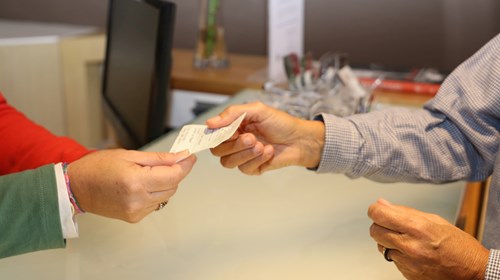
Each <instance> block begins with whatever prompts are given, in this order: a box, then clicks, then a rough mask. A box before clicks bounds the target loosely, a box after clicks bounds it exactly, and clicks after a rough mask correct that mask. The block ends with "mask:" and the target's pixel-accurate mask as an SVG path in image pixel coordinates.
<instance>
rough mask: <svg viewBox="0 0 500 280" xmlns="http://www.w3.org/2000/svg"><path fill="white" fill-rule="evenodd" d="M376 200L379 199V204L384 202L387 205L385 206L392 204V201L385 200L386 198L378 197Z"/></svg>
mask: <svg viewBox="0 0 500 280" xmlns="http://www.w3.org/2000/svg"><path fill="white" fill-rule="evenodd" d="M378 201H379V203H380V204H384V205H387V206H391V205H392V203H390V202H389V201H387V200H385V199H383V198H379V199H378Z"/></svg>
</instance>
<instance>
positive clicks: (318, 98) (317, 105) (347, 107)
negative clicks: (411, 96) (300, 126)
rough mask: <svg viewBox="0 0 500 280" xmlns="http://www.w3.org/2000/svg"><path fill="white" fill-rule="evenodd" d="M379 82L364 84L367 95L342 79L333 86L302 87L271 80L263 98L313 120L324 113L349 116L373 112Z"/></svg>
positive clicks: (279, 107) (275, 105) (273, 104)
mask: <svg viewBox="0 0 500 280" xmlns="http://www.w3.org/2000/svg"><path fill="white" fill-rule="evenodd" d="M377 84H378V83H374V84H373V85H370V86H363V87H362V88H363V91H364V95H362V96H360V95H357V94H356V93H353V92H352V90H351V89H350V88H349V87H347V86H345V85H343V84H342V83H340V82H338V83H336V84H335V85H333V86H331V85H326V84H321V83H318V84H317V85H315V87H314V88H301V89H296V88H293V89H291V88H290V87H288V86H286V85H281V86H279V85H275V84H274V83H272V82H268V83H266V84H265V85H264V90H263V91H262V94H261V96H260V100H261V101H262V102H263V103H266V104H267V105H270V106H272V107H274V108H276V109H279V110H282V111H285V112H287V113H289V114H290V115H292V116H295V117H299V118H302V119H313V118H314V117H315V116H316V115H318V114H321V113H326V114H332V115H336V116H339V117H346V116H350V115H353V114H358V113H366V112H369V111H370V108H371V102H372V97H373V90H374V89H375V87H376V85H377Z"/></svg>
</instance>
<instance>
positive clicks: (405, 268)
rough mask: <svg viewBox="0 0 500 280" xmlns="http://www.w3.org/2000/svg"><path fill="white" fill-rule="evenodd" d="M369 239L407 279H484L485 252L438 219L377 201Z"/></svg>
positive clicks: (455, 229)
mask: <svg viewBox="0 0 500 280" xmlns="http://www.w3.org/2000/svg"><path fill="white" fill-rule="evenodd" d="M368 216H369V217H370V218H371V219H372V220H373V224H372V226H371V227H370V235H371V236H372V238H373V239H374V240H375V241H376V242H377V244H378V250H379V251H380V252H381V253H382V251H383V249H384V248H387V249H389V252H388V257H389V258H391V259H392V260H393V261H394V263H395V264H396V266H397V268H398V269H399V271H401V273H402V274H403V275H404V276H405V277H406V278H407V279H419V280H422V279H429V280H430V279H450V280H451V279H484V274H485V271H486V265H487V262H488V256H489V252H488V250H487V249H486V248H485V247H483V246H482V245H481V244H480V243H479V242H478V241H477V240H476V239H474V238H473V237H472V236H470V235H469V234H467V233H465V232H463V231H461V230H460V229H458V228H457V227H455V226H454V225H452V224H450V223H449V222H448V221H446V220H445V219H443V218H442V217H440V216H437V215H434V214H429V213H424V212H420V211H418V210H415V209H412V208H408V207H405V206H399V205H394V204H391V203H389V202H387V201H385V200H383V199H379V200H378V201H377V202H376V203H374V204H372V205H371V206H370V208H369V209H368Z"/></svg>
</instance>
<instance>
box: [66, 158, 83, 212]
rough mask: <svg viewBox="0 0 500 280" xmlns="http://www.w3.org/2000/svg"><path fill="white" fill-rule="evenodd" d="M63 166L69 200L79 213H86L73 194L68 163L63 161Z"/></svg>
mask: <svg viewBox="0 0 500 280" xmlns="http://www.w3.org/2000/svg"><path fill="white" fill-rule="evenodd" d="M62 167H63V173H64V179H65V180H66V188H67V190H68V196H69V201H70V202H71V206H72V208H74V209H75V211H76V213H77V214H81V213H85V211H83V209H82V207H80V204H78V200H76V198H75V196H74V195H73V192H72V191H71V187H70V185H69V176H68V163H67V162H63V164H62Z"/></svg>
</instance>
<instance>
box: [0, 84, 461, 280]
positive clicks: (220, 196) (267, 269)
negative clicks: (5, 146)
mask: <svg viewBox="0 0 500 280" xmlns="http://www.w3.org/2000/svg"><path fill="white" fill-rule="evenodd" d="M249 96H251V92H247V93H245V94H243V95H240V96H238V97H237V98H236V101H243V100H245V99H246V98H250V97H249ZM234 101H235V99H233V100H232V102H234ZM221 108H222V107H219V108H217V109H215V110H213V111H211V112H210V113H208V114H205V115H203V116H202V117H201V119H198V120H197V122H198V123H200V122H203V120H204V119H205V118H206V117H207V116H209V115H212V114H214V113H215V112H218V111H219V110H220V109H221ZM175 136H176V132H173V133H171V134H169V135H167V136H166V137H164V138H163V139H161V140H159V141H157V142H156V143H153V144H152V145H150V146H149V147H147V150H151V151H168V150H169V149H170V146H171V144H172V143H173V141H174V139H175ZM218 161H219V160H218V158H216V157H213V156H212V155H211V154H210V153H209V152H207V151H206V152H202V153H200V154H198V162H197V164H196V166H195V167H194V169H193V170H192V172H191V174H190V175H189V176H188V177H187V178H186V179H185V180H184V181H183V182H182V183H181V185H180V187H179V189H178V191H177V193H176V195H175V196H174V197H173V198H172V199H171V200H170V202H169V204H168V205H167V206H166V207H165V208H164V209H163V210H161V211H159V212H155V213H153V214H151V215H150V216H148V217H146V218H145V219H144V220H143V221H141V222H140V223H138V224H127V223H124V222H121V221H116V220H109V219H105V218H101V217H98V216H95V215H91V214H86V215H83V216H81V217H79V218H78V220H79V226H80V238H78V239H74V240H70V241H68V248H67V249H65V250H63V249H60V250H49V251H43V252H36V253H30V254H26V255H21V256H17V257H11V258H7V259H0V273H1V275H2V279H30V280H31V279H34V278H36V279H51V280H57V279H92V280H97V279H106V280H111V279H117V280H118V279H120V280H125V279H134V280H137V279H175V280H198V279H200V280H244V279H248V280H250V279H251V280H256V279H272V280H276V279H286V280H294V279H297V280H298V279H301V280H303V279H315V280H316V279H329V280H330V279H343V280H344V279H384V280H387V279H403V277H402V276H401V274H400V273H399V272H398V271H397V269H396V267H395V266H394V264H393V263H388V262H386V261H385V260H384V258H383V257H382V255H381V254H380V253H379V252H378V251H377V246H376V244H375V242H373V241H372V239H371V238H370V236H369V233H368V231H369V226H370V224H371V222H370V220H369V219H368V217H367V215H366V212H367V209H368V206H369V205H370V204H371V203H373V202H375V201H376V199H377V198H379V197H383V198H386V199H388V200H390V201H392V202H393V203H398V204H404V205H408V206H412V207H415V208H417V209H420V210H423V211H428V212H433V213H437V214H439V215H441V216H443V217H444V218H446V219H448V220H449V221H451V222H453V221H454V219H455V213H456V210H457V207H458V203H459V200H460V198H461V194H462V191H463V189H464V186H465V184H464V183H463V182H459V183H453V184H447V185H440V186H435V185H412V184H405V183H395V184H379V183H374V182H371V181H368V180H366V179H357V180H351V179H349V178H347V177H345V176H343V175H333V174H322V175H318V174H315V173H314V172H311V171H307V170H306V169H304V168H295V167H290V168H285V169H281V170H277V171H274V172H269V173H266V174H264V175H262V176H246V175H243V174H241V173H240V172H239V171H238V170H229V169H225V168H223V167H221V166H220V164H219V162H218Z"/></svg>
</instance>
